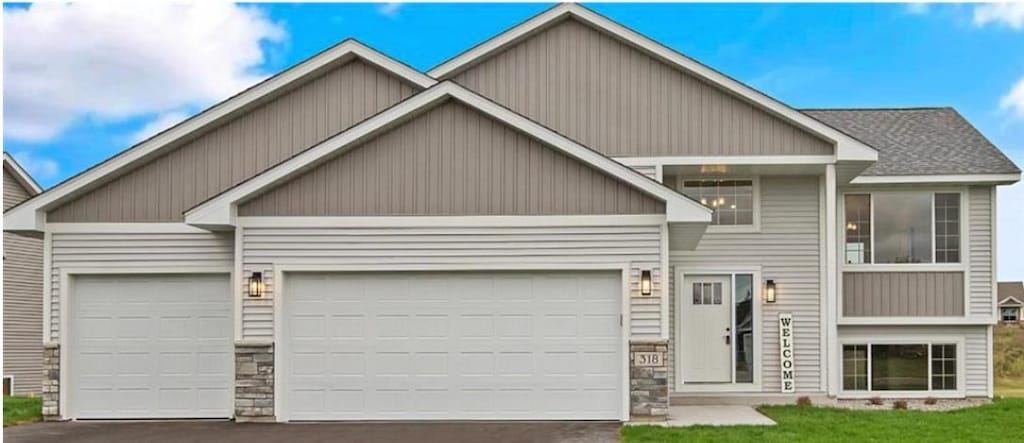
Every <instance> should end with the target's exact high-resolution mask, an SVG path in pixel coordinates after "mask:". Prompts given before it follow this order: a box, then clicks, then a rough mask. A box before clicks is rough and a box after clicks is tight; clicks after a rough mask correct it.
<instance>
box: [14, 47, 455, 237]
mask: <svg viewBox="0 0 1024 443" xmlns="http://www.w3.org/2000/svg"><path fill="white" fill-rule="evenodd" d="M353 58H360V59H362V60H364V61H366V62H368V63H370V64H373V65H376V66H378V67H380V68H381V69H384V70H387V71H389V72H391V73H393V74H395V75H397V76H399V77H401V78H403V79H405V80H407V81H409V82H410V83H413V84H416V85H418V86H420V87H422V88H429V87H431V86H433V85H434V84H436V83H437V82H436V81H435V80H434V79H432V78H430V77H429V76H427V75H425V74H423V73H422V72H419V71H417V70H416V69H414V68H412V67H410V66H408V65H405V64H403V63H401V62H399V61H397V60H395V59H393V58H391V57H388V56H387V55H385V54H383V53H381V52H378V51H376V50H374V49H372V48H370V47H368V46H366V45H364V44H362V43H360V42H358V41H356V40H354V39H347V40H344V41H342V42H341V43H338V44H337V45H334V46H332V47H330V48H328V49H326V50H324V51H323V52H320V53H319V54H317V55H314V56H313V57H311V58H309V59H306V60H305V61H303V62H301V63H299V64H297V65H295V66H292V67H291V68H288V69H287V70H285V71H283V72H281V73H279V74H277V75H275V76H273V77H270V78H268V79H266V80H264V81H262V82H260V83H258V84H256V85H254V86H252V87H250V88H249V89H246V90H245V91H242V92H240V93H238V94H237V95H235V96H233V97H230V98H228V99H226V100H224V101H222V102H220V103H218V104H216V105H214V106H212V107H210V108H207V109H206V110H204V111H203V112H201V113H199V114H197V115H195V116H193V117H191V118H189V119H187V120H185V121H183V122H181V123H179V124H177V125H175V126H173V127H171V128H169V129H167V130H165V131H163V132H160V133H159V134H156V135H154V136H152V137H150V138H148V139H146V140H144V141H142V142H140V143H138V144H136V145H134V146H132V147H131V148H128V149H127V150H125V151H122V152H121V153H119V154H117V155H115V156H113V157H111V158H109V159H107V160H106V161H104V162H102V163H100V164H98V165H96V166H93V167H91V168H89V169H87V170H85V171H83V172H82V173H80V174H78V175H76V176H74V177H71V178H69V179H67V180H65V181H64V182H61V183H60V184H58V185H56V186H54V187H52V188H50V189H49V190H47V191H46V192H43V193H42V194H39V195H37V196H36V197H34V198H32V199H29V200H26V201H25V202H23V203H21V204H20V205H18V206H15V207H13V208H11V209H10V210H8V212H7V213H6V214H4V229H7V230H42V228H43V225H44V224H45V223H44V217H43V213H45V212H46V211H47V210H49V209H52V208H54V207H56V206H57V205H59V204H60V203H62V202H64V201H66V200H67V199H69V198H73V197H74V196H76V195H77V194H78V193H80V192H83V191H86V190H88V189H91V187H92V186H95V185H98V184H100V183H101V182H102V180H103V179H104V178H105V177H108V176H112V175H115V174H117V173H118V172H120V171H124V170H126V169H127V168H130V167H132V166H133V165H135V164H137V163H138V162H140V161H145V160H148V159H151V158H154V156H155V155H159V154H161V153H163V152H164V151H165V148H170V147H172V146H174V145H175V144H176V143H177V142H180V141H182V140H184V139H187V137H189V136H191V135H193V134H195V133H196V132H197V131H201V130H203V129H205V128H208V127H215V126H216V125H218V124H220V123H222V122H224V121H227V120H229V119H231V118H234V117H235V116H238V115H240V114H242V113H244V112H247V111H248V110H250V109H252V108H253V107H255V106H258V105H259V104H261V103H264V102H265V101H266V100H269V99H271V98H273V97H275V96H277V95H278V94H280V93H282V92H284V91H287V90H288V88H290V87H291V86H292V85H294V84H295V83H297V82H300V81H302V80H304V79H306V78H310V77H311V76H315V75H317V74H319V73H321V72H324V71H325V70H326V69H329V68H330V67H332V66H337V65H338V64H340V63H345V62H347V61H349V60H351V59H353Z"/></svg>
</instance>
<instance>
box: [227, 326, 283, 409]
mask: <svg viewBox="0 0 1024 443" xmlns="http://www.w3.org/2000/svg"><path fill="white" fill-rule="evenodd" d="M235 421H237V422H240V423H244V422H259V423H265V422H273V421H276V419H275V417H274V344H273V343H268V342H256V343H254V342H239V343H235Z"/></svg>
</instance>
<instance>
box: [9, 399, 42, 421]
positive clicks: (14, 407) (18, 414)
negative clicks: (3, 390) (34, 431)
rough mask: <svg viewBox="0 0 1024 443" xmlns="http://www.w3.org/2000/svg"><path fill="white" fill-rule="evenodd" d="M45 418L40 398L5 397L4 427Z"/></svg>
mask: <svg viewBox="0 0 1024 443" xmlns="http://www.w3.org/2000/svg"><path fill="white" fill-rule="evenodd" d="M42 416H43V401H42V399H40V398H39V397H11V396H9V395H5V396H4V427H5V428H6V427H8V426H11V425H16V424H19V423H30V422H34V421H39V420H40V419H41V418H42Z"/></svg>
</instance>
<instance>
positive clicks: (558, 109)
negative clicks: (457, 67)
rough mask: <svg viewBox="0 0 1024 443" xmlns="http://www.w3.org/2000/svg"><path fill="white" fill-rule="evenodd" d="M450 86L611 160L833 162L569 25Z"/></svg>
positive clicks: (760, 114)
mask: <svg viewBox="0 0 1024 443" xmlns="http://www.w3.org/2000/svg"><path fill="white" fill-rule="evenodd" d="M454 79H455V80H456V81H457V82H459V83H460V84H463V85H465V86H467V87H468V88H470V89H473V90H474V91H477V92H479V93H481V94H483V95H485V96H487V97H490V98H491V99H493V100H495V101H497V102H499V103H501V104H503V105H505V106H507V107H509V108H511V109H513V110H515V111H516V112H519V113H520V114H523V115H526V116H528V117H530V118H532V119H533V120H536V121H538V122H540V123H542V124H544V125H546V126H548V127H550V128H552V129H555V130H557V131H558V132H561V133H562V134H565V135H567V136H569V137H570V138H572V139H574V140H577V141H579V142H581V143H583V144H585V145H587V146H590V147H592V148H594V149H596V150H598V151H600V152H601V153H603V154H605V155H608V156H622V157H626V156H633V157H646V156H663V155H789V154H814V155H821V154H825V155H827V154H831V153H832V144H831V143H828V142H826V141H824V140H822V139H819V138H817V137H815V136H812V135H810V134H809V133H807V132H805V131H803V130H802V129H800V128H797V127H796V126H793V125H792V124H790V123H787V122H786V121H784V120H782V119H780V118H779V117H777V116H774V115H771V114H768V113H767V112H766V111H762V110H761V109H759V108H755V107H754V106H753V105H751V104H749V103H748V102H746V101H743V100H741V99H739V98H736V97H735V96H732V95H730V94H728V93H726V92H724V91H722V90H721V89H719V88H717V87H716V86H712V85H710V84H708V83H706V82H704V81H701V80H700V79H698V78H697V77H696V76H693V75H691V74H689V73H686V72H683V71H682V70H680V69H678V68H675V67H672V66H669V65H668V64H666V63H664V62H662V61H659V60H656V59H654V58H652V57H651V56H649V55H647V54H646V53H644V52H641V51H640V50H638V49H636V48H634V47H632V46H630V45H628V44H626V43H624V42H622V41H620V40H617V39H615V38H612V37H610V36H608V35H606V34H604V33H603V32H601V31H598V30H596V29H594V28H591V27H589V26H588V25H585V24H583V23H581V22H579V21H577V20H573V19H568V20H564V21H562V22H559V23H557V24H555V25H552V26H551V27H549V28H548V29H546V30H544V31H542V32H539V33H537V34H536V35H533V36H530V37H529V38H527V39H526V40H524V41H522V42H520V43H518V44H516V45H514V46H512V47H509V48H508V49H506V50H505V51H503V52H501V53H499V54H496V55H494V56H491V57H489V58H487V59H485V60H484V61H482V62H480V63H479V64H476V65H474V66H472V67H470V68H468V69H467V70H465V71H463V72H461V73H458V74H456V75H455V77H454Z"/></svg>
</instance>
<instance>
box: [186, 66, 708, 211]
mask: <svg viewBox="0 0 1024 443" xmlns="http://www.w3.org/2000/svg"><path fill="white" fill-rule="evenodd" d="M449 99H454V100H458V101H459V102H461V103H462V104H465V105H467V106H469V107H471V108H473V109H475V110H477V111H479V112H481V113H483V114H486V115H488V116H490V117H492V118H494V119H496V120H498V121H501V122H502V123H505V124H507V125H509V126H512V127H514V128H517V129H519V130H521V131H523V132H525V133H527V134H528V135H530V136H532V137H534V138H536V139H538V140H539V141H541V142H542V143H544V144H546V145H549V146H552V147H554V148H555V149H557V150H559V151H561V152H562V153H564V154H566V155H568V156H570V157H572V158H575V159H577V160H579V161H582V162H584V163H586V164H588V165H590V166H593V167H594V168H596V169H598V170H600V171H603V172H605V173H607V174H609V175H611V176H613V177H616V178H618V179H620V180H622V181H624V182H626V183H628V184H630V185H632V186H633V187H635V188H636V189H638V190H639V191H641V192H644V193H646V194H648V195H651V196H653V197H654V198H657V199H659V200H661V201H664V202H665V213H666V216H667V218H668V222H669V223H673V222H678V223H699V224H706V223H710V222H711V209H709V208H707V207H705V206H703V205H701V204H700V203H697V202H696V201H693V200H692V199H690V198H688V197H686V196H684V195H682V194H679V193H677V192H676V191H674V190H672V189H671V188H669V187H667V186H665V185H663V184H661V183H658V182H657V181H655V180H652V179H651V178H649V177H647V176H645V175H643V174H641V173H640V172H637V171H636V170H634V169H632V168H630V167H628V166H625V165H623V164H621V163H619V162H616V161H615V160H612V159H610V158H608V157H605V156H604V155H601V154H600V153H598V152H596V151H594V150H591V149H590V148H587V147H586V146H583V145H581V144H579V143H576V142H575V141H572V140H571V139H569V138H566V137H565V136H563V135H561V134H558V133H557V132H555V131H552V130H550V129H548V128H546V127H544V126H541V125H540V124H538V123H536V122H533V121H532V120H530V119H527V118H526V117H523V116H521V115H519V114H516V113H515V112H512V111H510V110H508V109H507V108H504V107H502V106H501V105H498V104H496V103H494V102H492V101H490V100H488V99H486V98H484V97H481V96H480V95H477V94H476V93H473V92H471V91H469V90H468V89H466V88H463V87H462V86H459V85H458V84H456V83H454V82H451V81H445V82H442V83H439V84H438V85H436V86H434V87H431V88H430V89H427V90H426V91H423V92H421V93H419V94H417V95H414V96H412V97H411V98H409V99H407V100H405V101H404V102H402V103H399V104H398V105H395V106H393V107H391V108H389V109H388V110H386V111H384V112H382V113H380V114H377V115H375V116H373V117H371V118H369V119H367V120H365V121H363V122H362V123H360V124H358V125H356V126H353V127H352V128H349V129H348V130H346V131H344V132H342V133H340V134H337V135H335V136H333V137H331V138H328V139H327V140H324V141H323V142H320V143H319V144H317V145H316V146H314V147H312V148H310V149H307V150H305V151H303V152H301V153H299V154H297V155H295V156H294V157H292V158H291V159H289V160H287V161H285V162H283V163H281V164H279V165H278V166H275V167H273V168H271V169H269V170H267V171H264V172H263V173H261V174H259V175H257V176H255V177H253V178H251V179H249V180H247V181H245V182H243V183H241V184H239V185H238V186H235V187H234V188H231V189H229V190H227V191H224V192H222V193H220V194H218V195H217V196H215V197H213V198H211V199H210V200H207V201H206V202H204V203H201V204H199V205H197V206H195V207H193V208H192V209H189V210H188V211H186V212H185V222H186V223H188V224H190V225H194V226H201V227H207V228H211V229H230V227H232V226H234V225H236V224H237V216H236V214H237V205H238V204H239V203H240V202H243V201H245V200H247V199H249V198H252V197H254V196H256V195H258V194H260V193H262V192H264V191H265V190H267V189H269V188H272V187H273V186H276V185H278V184H280V183H282V182H284V181H286V180H287V179H289V178H292V177H295V176H297V175H299V174H301V173H302V172H304V171H305V170H307V169H308V168H311V167H312V166H314V165H315V164H316V163H317V162H318V161H320V160H322V159H324V158H326V157H328V156H331V155H334V154H338V153H339V152H343V151H344V150H345V149H348V148H350V147H353V146H356V145H357V144H358V143H360V142H361V141H364V140H366V139H368V138H369V137H372V136H373V135H375V134H377V133H379V132H381V131H384V130H387V129H389V128H392V127H394V126H395V125H398V124H400V123H401V122H403V121H405V120H407V119H410V118H414V117H415V116H417V115H419V114H420V113H422V112H425V111H427V110H429V109H430V108H432V107H434V106H436V105H438V104H440V103H442V102H444V101H446V100H449Z"/></svg>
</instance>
